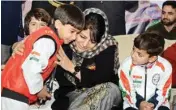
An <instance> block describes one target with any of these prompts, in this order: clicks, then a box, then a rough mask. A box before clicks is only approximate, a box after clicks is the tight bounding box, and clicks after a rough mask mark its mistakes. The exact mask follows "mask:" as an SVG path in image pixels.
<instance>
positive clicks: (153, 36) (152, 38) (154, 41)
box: [134, 32, 165, 57]
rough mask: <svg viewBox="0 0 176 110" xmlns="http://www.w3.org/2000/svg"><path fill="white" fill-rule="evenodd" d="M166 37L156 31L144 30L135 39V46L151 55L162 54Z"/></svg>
mask: <svg viewBox="0 0 176 110" xmlns="http://www.w3.org/2000/svg"><path fill="white" fill-rule="evenodd" d="M164 44H165V40H164V37H163V36H161V35H159V34H157V33H154V32H144V33H142V34H140V35H138V36H137V37H136V38H135V39H134V46H135V47H136V48H138V49H140V50H146V51H147V53H148V54H149V55H150V57H151V56H157V55H160V54H161V53H162V52H163V50H164Z"/></svg>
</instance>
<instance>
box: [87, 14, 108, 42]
mask: <svg viewBox="0 0 176 110" xmlns="http://www.w3.org/2000/svg"><path fill="white" fill-rule="evenodd" d="M86 29H90V38H91V42H93V43H94V42H95V43H99V42H100V41H101V38H102V36H103V34H104V33H105V21H104V18H103V17H102V16H101V15H99V14H97V13H89V14H88V15H86V16H85V27H84V30H86Z"/></svg>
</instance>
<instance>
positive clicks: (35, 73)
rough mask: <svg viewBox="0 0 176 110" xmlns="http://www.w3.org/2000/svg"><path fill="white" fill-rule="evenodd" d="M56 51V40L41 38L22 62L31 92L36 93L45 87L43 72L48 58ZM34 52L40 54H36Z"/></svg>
mask: <svg viewBox="0 0 176 110" xmlns="http://www.w3.org/2000/svg"><path fill="white" fill-rule="evenodd" d="M54 51H55V44H54V41H53V40H51V39H48V38H41V39H39V40H38V41H36V42H35V43H34V46H33V50H32V52H31V53H30V54H29V56H28V57H27V58H26V60H25V61H24V63H23V64H22V69H23V74H24V79H25V81H26V83H27V86H28V88H29V91H30V93H31V94H36V93H37V92H39V91H40V90H41V89H42V88H43V78H42V76H41V73H42V70H43V69H45V68H46V67H47V65H48V60H49V58H50V56H51V55H52V54H53V53H54ZM34 52H35V53H38V54H34Z"/></svg>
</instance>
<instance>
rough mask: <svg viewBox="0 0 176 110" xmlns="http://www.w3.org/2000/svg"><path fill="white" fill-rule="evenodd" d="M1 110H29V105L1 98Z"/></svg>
mask: <svg viewBox="0 0 176 110" xmlns="http://www.w3.org/2000/svg"><path fill="white" fill-rule="evenodd" d="M1 110H29V105H28V104H27V103H24V102H20V101H17V100H13V99H10V98H6V97H1Z"/></svg>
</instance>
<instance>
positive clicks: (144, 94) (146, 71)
mask: <svg viewBox="0 0 176 110" xmlns="http://www.w3.org/2000/svg"><path fill="white" fill-rule="evenodd" d="M146 87H147V67H146V66H145V85H144V100H146Z"/></svg>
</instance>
